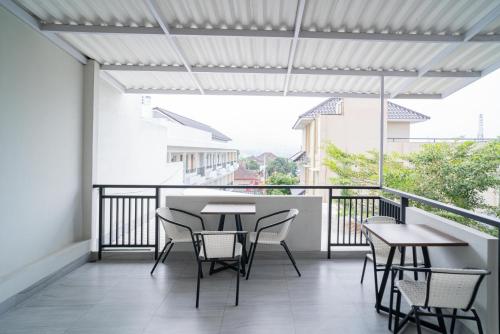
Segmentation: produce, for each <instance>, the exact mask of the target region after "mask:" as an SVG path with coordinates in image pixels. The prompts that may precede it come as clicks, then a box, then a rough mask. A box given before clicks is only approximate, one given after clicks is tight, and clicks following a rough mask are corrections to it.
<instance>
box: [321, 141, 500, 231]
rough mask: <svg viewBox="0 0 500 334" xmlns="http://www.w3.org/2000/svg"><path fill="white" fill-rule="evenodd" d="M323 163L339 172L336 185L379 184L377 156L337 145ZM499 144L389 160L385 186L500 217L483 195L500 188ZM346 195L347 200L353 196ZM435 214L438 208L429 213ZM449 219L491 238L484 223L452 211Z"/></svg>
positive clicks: (427, 149) (426, 148)
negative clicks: (356, 152) (475, 229)
mask: <svg viewBox="0 0 500 334" xmlns="http://www.w3.org/2000/svg"><path fill="white" fill-rule="evenodd" d="M325 153H326V158H325V160H324V164H325V165H326V166H327V167H328V168H329V169H330V170H331V171H332V172H333V173H334V175H335V176H334V177H332V178H331V182H332V183H333V184H340V185H367V184H376V182H377V180H378V159H379V158H378V152H376V151H370V152H367V153H366V154H355V153H347V152H344V151H342V150H341V149H339V148H338V147H336V146H335V145H333V144H331V143H330V144H327V145H326V148H325ZM499 171H500V141H499V140H495V141H491V142H488V143H486V144H478V143H474V142H463V143H437V144H427V145H423V146H422V148H421V149H420V150H419V151H418V152H415V153H412V154H409V155H402V154H398V153H390V154H386V155H385V156H384V185H385V186H387V187H389V188H395V189H399V190H402V191H406V192H409V193H413V194H416V195H420V196H424V197H427V198H431V199H434V200H437V201H440V202H444V203H449V204H453V205H455V206H458V207H461V208H464V209H469V210H484V211H487V212H489V213H490V214H495V215H497V216H498V214H499V209H498V206H488V205H486V203H485V202H484V199H483V197H482V194H483V193H484V192H485V191H487V190H488V189H492V188H493V189H498V187H500V176H499ZM354 193H355V192H354V191H352V190H351V191H345V192H344V194H345V195H350V194H354ZM426 209H427V210H431V211H435V212H436V210H434V209H430V208H426ZM436 213H438V214H440V215H442V216H446V217H447V218H451V219H454V220H456V221H459V222H461V223H464V224H466V225H469V226H472V227H475V228H477V229H480V230H483V231H486V232H489V233H492V230H491V229H489V228H488V227H485V226H484V225H482V224H478V223H477V222H473V221H471V220H468V219H464V218H463V217H460V216H457V215H453V214H450V213H447V212H442V211H440V212H436Z"/></svg>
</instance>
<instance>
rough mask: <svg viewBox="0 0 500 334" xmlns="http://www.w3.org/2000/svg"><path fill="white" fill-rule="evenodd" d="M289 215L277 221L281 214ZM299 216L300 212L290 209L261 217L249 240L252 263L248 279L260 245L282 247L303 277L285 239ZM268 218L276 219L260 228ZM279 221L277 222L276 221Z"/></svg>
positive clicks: (249, 267)
mask: <svg viewBox="0 0 500 334" xmlns="http://www.w3.org/2000/svg"><path fill="white" fill-rule="evenodd" d="M285 213H286V214H287V215H286V217H285V219H282V220H277V219H276V216H278V215H281V214H285ZM298 214H299V210H297V209H290V210H282V211H278V212H274V213H271V214H269V215H267V216H264V217H260V218H259V219H258V220H257V222H256V223H255V229H254V232H250V234H249V239H250V250H249V252H248V253H249V254H250V255H249V258H250V262H249V265H248V270H247V276H246V279H248V278H249V277H250V270H251V269H252V263H253V259H254V257H255V251H256V249H257V245H259V244H265V245H281V246H282V247H283V248H284V249H285V252H286V254H287V255H288V257H289V258H290V261H292V264H293V266H294V268H295V270H296V271H297V274H298V275H299V277H300V276H301V274H300V271H299V269H298V268H297V264H296V263H295V259H294V258H293V256H292V253H291V252H290V249H289V248H288V245H287V244H286V242H285V239H286V238H287V236H288V232H289V231H290V225H291V224H292V222H293V221H294V220H295V217H297V215H298ZM268 218H275V220H274V221H273V222H268V224H266V225H265V226H263V227H259V224H260V223H261V222H262V221H265V220H268ZM276 220H277V221H276ZM277 226H279V228H278V229H277V230H275V231H274V232H271V231H269V229H272V228H273V227H277Z"/></svg>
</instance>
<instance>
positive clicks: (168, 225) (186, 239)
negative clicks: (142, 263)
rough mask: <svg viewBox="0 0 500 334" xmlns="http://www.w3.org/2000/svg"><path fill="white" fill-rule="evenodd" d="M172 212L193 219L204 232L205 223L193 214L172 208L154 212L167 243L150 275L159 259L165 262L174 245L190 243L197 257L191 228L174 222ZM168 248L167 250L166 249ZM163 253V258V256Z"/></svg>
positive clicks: (156, 263)
mask: <svg viewBox="0 0 500 334" xmlns="http://www.w3.org/2000/svg"><path fill="white" fill-rule="evenodd" d="M172 212H177V213H180V214H183V215H185V216H187V217H188V218H190V219H191V218H195V219H193V222H195V223H199V224H200V225H201V228H202V229H203V230H204V229H205V223H204V222H203V218H201V217H200V216H197V215H195V214H193V213H190V212H187V211H184V210H180V209H174V208H168V207H163V208H159V209H157V210H156V215H157V216H158V219H160V221H161V224H162V226H163V230H164V231H165V236H166V238H167V240H168V241H167V242H166V243H165V246H164V247H163V249H162V251H161V253H160V255H159V256H158V258H157V259H156V262H155V264H154V266H153V269H151V275H153V273H154V271H155V269H156V266H157V265H158V263H159V262H160V259H161V258H162V257H163V260H162V262H165V260H166V259H167V256H168V254H169V253H170V251H171V250H172V248H173V247H174V244H178V243H192V244H193V248H194V254H195V257H196V258H197V257H198V248H197V243H196V241H195V239H194V236H193V230H192V228H191V227H189V226H188V225H185V224H181V223H179V222H178V221H176V220H175V218H174V216H173V214H172ZM167 247H168V249H167ZM164 253H165V256H163V254H164Z"/></svg>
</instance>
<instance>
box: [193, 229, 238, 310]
mask: <svg viewBox="0 0 500 334" xmlns="http://www.w3.org/2000/svg"><path fill="white" fill-rule="evenodd" d="M246 234H247V232H246V231H201V232H195V233H194V236H195V238H196V241H197V244H198V245H200V247H199V248H200V250H199V253H198V256H197V260H198V278H197V283H196V307H197V308H198V306H199V301H200V279H201V278H202V263H203V262H213V261H224V262H226V263H227V264H228V265H231V262H233V263H232V265H235V266H236V301H235V305H236V306H238V301H239V294H240V268H241V254H242V251H243V245H242V244H241V243H239V242H238V236H243V239H244V240H245V237H246Z"/></svg>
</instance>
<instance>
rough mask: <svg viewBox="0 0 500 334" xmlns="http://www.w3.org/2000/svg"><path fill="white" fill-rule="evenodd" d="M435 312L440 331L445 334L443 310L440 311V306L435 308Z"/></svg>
mask: <svg viewBox="0 0 500 334" xmlns="http://www.w3.org/2000/svg"><path fill="white" fill-rule="evenodd" d="M436 314H437V319H438V324H439V327H440V328H441V332H442V333H444V334H446V324H445V323H444V317H443V311H441V309H440V308H436Z"/></svg>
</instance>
